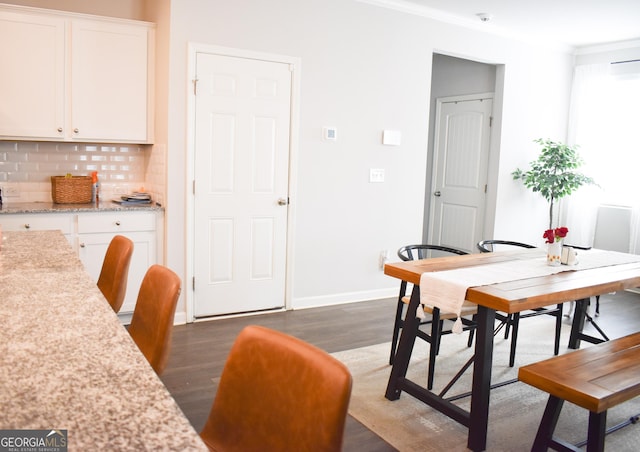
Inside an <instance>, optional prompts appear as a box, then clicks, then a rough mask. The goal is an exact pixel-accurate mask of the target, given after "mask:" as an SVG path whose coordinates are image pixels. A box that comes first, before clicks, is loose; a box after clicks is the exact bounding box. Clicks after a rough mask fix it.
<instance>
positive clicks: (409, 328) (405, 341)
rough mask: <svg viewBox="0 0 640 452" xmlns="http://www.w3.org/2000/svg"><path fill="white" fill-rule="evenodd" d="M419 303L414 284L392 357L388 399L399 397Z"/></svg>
mask: <svg viewBox="0 0 640 452" xmlns="http://www.w3.org/2000/svg"><path fill="white" fill-rule="evenodd" d="M419 304H420V288H419V287H418V286H417V285H415V284H414V286H413V290H412V291H411V301H410V302H409V306H408V307H407V312H406V314H405V316H404V321H403V324H402V333H401V334H400V342H398V350H397V351H396V356H395V358H394V359H393V367H392V368H391V375H390V376H389V383H388V384H387V391H386V393H385V397H386V398H387V399H389V400H397V399H399V398H400V393H401V390H400V389H399V388H398V379H400V378H404V377H405V376H406V375H407V369H408V368H409V360H410V359H411V353H412V352H413V345H414V344H415V342H416V332H417V331H418V327H419V326H420V319H418V318H416V310H417V309H418V305H419Z"/></svg>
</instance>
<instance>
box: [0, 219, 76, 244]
mask: <svg viewBox="0 0 640 452" xmlns="http://www.w3.org/2000/svg"><path fill="white" fill-rule="evenodd" d="M74 220H75V218H74V215H71V214H65V213H51V214H49V213H44V214H36V213H33V214H20V215H14V214H3V215H0V226H2V230H3V231H44V230H60V231H62V233H63V234H64V236H65V237H66V238H67V240H68V241H69V243H70V244H71V246H75V234H74V233H75V227H74Z"/></svg>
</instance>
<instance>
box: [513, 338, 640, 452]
mask: <svg viewBox="0 0 640 452" xmlns="http://www.w3.org/2000/svg"><path fill="white" fill-rule="evenodd" d="M518 379H519V380H520V381H522V382H524V383H527V384H529V385H531V386H534V387H536V388H538V389H540V390H542V391H545V392H547V393H549V401H548V402H547V406H546V408H545V411H544V414H543V416H542V420H541V421H540V427H539V428H538V433H537V435H536V439H535V441H534V443H533V447H532V449H531V450H532V451H546V450H547V448H552V449H554V450H559V451H565V450H576V451H577V450H580V449H578V448H577V447H575V446H573V445H571V444H569V443H567V442H565V441H562V440H560V439H558V438H555V437H554V436H553V432H554V430H555V427H556V424H557V422H558V417H559V415H560V410H561V409H562V405H563V403H564V401H565V400H567V401H569V402H571V403H574V404H575V405H578V406H580V407H583V408H586V409H587V410H589V429H588V439H587V451H588V452H593V451H603V450H604V437H605V434H606V419H607V410H608V409H609V408H612V407H614V406H616V405H618V404H620V403H622V402H625V401H627V400H630V399H632V398H634V397H636V396H638V395H640V333H635V334H632V335H629V336H625V337H622V338H620V339H616V340H613V341H608V342H603V343H601V344H598V345H594V346H592V347H588V348H585V349H581V350H576V351H574V352H570V353H567V354H565V355H560V356H555V357H553V358H550V359H547V360H545V361H540V362H537V363H534V364H530V365H528V366H523V367H521V368H520V369H519V371H518Z"/></svg>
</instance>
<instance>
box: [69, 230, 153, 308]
mask: <svg viewBox="0 0 640 452" xmlns="http://www.w3.org/2000/svg"><path fill="white" fill-rule="evenodd" d="M122 235H124V236H125V237H128V238H129V239H131V240H132V241H133V255H132V256H131V264H129V277H128V279H127V294H126V296H125V299H124V303H123V304H122V308H121V309H120V313H123V314H126V313H131V312H133V310H134V308H135V306H136V301H137V299H138V291H139V290H140V284H141V283H142V279H143V278H144V275H145V274H146V272H147V270H148V269H149V267H150V266H151V265H152V264H155V263H156V234H155V232H130V233H123V234H122ZM113 236H114V234H107V233H105V234H78V251H79V256H80V260H81V261H82V263H83V265H84V267H85V269H86V270H87V272H88V273H89V275H91V277H92V278H93V280H94V281H96V282H97V281H98V277H99V276H100V270H102V262H103V261H104V256H105V254H106V253H107V248H108V247H109V243H111V239H112V238H113Z"/></svg>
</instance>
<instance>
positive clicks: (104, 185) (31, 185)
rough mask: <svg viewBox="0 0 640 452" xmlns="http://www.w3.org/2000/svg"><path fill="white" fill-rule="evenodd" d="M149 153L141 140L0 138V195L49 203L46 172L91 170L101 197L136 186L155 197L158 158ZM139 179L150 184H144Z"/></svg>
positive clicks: (161, 166) (80, 173) (160, 167)
mask: <svg viewBox="0 0 640 452" xmlns="http://www.w3.org/2000/svg"><path fill="white" fill-rule="evenodd" d="M151 152H152V150H151V146H143V145H123V144H116V145H114V144H94V143H90V144H87V143H52V142H23V141H18V142H16V141H0V187H2V188H3V199H4V202H5V203H12V202H50V201H51V179H50V178H51V176H62V175H65V174H67V173H70V174H72V175H74V176H88V175H91V173H92V172H93V171H97V172H98V178H99V180H100V185H101V198H102V199H110V198H111V197H114V196H119V195H122V194H126V193H130V192H132V191H138V190H140V189H145V190H146V191H149V192H152V194H153V195H154V199H157V198H159V197H161V196H160V195H159V193H158V191H159V183H160V184H161V181H162V180H164V179H163V172H164V164H163V162H164V158H158V157H157V156H155V157H153V158H152V157H151ZM150 161H152V162H154V163H153V165H149V162H150ZM158 161H159V162H161V163H160V164H158V163H156V162H158ZM149 167H151V168H149ZM156 172H158V173H160V174H155V173H156ZM145 181H148V184H149V185H150V186H151V187H145ZM153 192H156V193H153Z"/></svg>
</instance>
